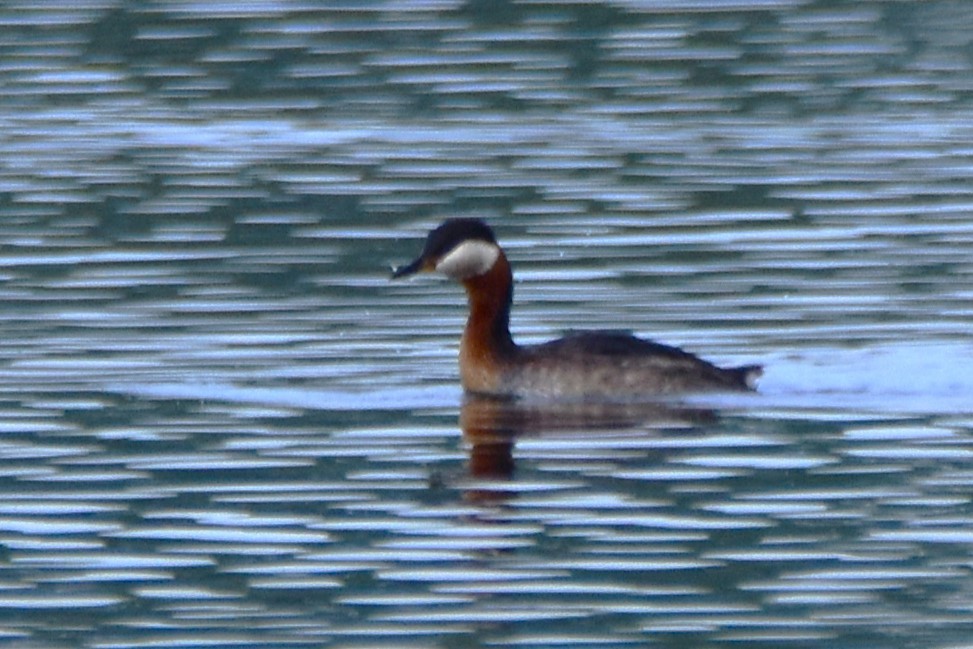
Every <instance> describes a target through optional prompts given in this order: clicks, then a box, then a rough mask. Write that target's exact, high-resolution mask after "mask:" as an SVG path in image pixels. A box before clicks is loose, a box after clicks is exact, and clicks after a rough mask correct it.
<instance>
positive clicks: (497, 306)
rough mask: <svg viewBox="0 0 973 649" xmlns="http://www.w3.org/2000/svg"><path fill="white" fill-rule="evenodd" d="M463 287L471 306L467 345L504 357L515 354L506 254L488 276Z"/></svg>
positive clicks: (466, 332) (509, 278)
mask: <svg viewBox="0 0 973 649" xmlns="http://www.w3.org/2000/svg"><path fill="white" fill-rule="evenodd" d="M463 286H464V287H465V288H466V296H467V298H468V299H469V304H470V315H469V319H468V320H467V321H466V330H465V331H464V332H463V339H464V340H463V342H464V344H469V345H474V346H475V347H477V348H479V349H489V350H492V351H494V352H496V353H499V354H501V355H505V354H509V353H512V352H513V351H515V350H516V344H515V343H514V341H513V338H511V336H510V305H511V303H512V302H513V276H512V274H511V270H510V263H509V262H508V261H507V257H506V256H505V255H504V254H503V252H501V253H500V256H499V257H497V261H496V262H495V263H494V264H493V267H492V268H491V269H490V270H489V271H488V272H487V273H485V274H483V275H478V276H477V277H471V278H469V279H466V280H464V281H463Z"/></svg>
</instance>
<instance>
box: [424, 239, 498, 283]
mask: <svg viewBox="0 0 973 649" xmlns="http://www.w3.org/2000/svg"><path fill="white" fill-rule="evenodd" d="M499 256H500V248H498V247H497V246H496V245H495V244H492V243H489V242H487V241H464V242H463V243H461V244H459V245H458V246H456V247H455V248H453V249H452V250H450V251H449V254H447V255H446V256H445V257H443V258H442V259H440V260H439V263H438V264H436V270H438V271H439V272H440V273H442V274H443V275H446V276H447V277H452V278H453V279H460V280H462V279H468V278H470V277H476V276H477V275H483V274H484V273H486V272H487V271H488V270H490V269H491V268H493V264H495V263H496V261H497V257H499Z"/></svg>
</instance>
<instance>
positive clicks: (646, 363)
mask: <svg viewBox="0 0 973 649" xmlns="http://www.w3.org/2000/svg"><path fill="white" fill-rule="evenodd" d="M433 271H438V272H440V273H442V274H444V275H446V276H447V277H450V278H452V279H454V280H457V281H459V282H461V283H462V284H463V286H464V287H465V288H466V295H467V298H468V299H469V308H470V313H469V319H468V320H467V321H466V328H465V330H464V331H463V338H462V341H461V343H460V352H459V367H460V376H461V380H462V383H463V388H464V390H466V391H467V392H470V393H474V394H483V395H490V396H497V397H545V398H546V397H551V398H568V399H579V398H580V399H590V398H596V399H611V400H614V399H633V398H634V399H637V398H647V397H652V396H657V395H667V394H677V393H692V392H703V391H707V392H711V391H740V390H753V389H754V385H755V382H756V380H757V378H758V377H759V376H760V374H761V372H762V369H761V367H760V366H759V365H747V366H744V367H734V368H720V367H716V366H715V365H712V364H711V363H708V362H706V361H704V360H702V359H700V358H697V357H696V356H693V355H692V354H690V353H688V352H685V351H683V350H681V349H678V348H676V347H669V346H666V345H660V344H658V343H654V342H651V341H648V340H643V339H641V338H636V337H634V336H630V335H628V334H626V333H619V332H608V331H591V332H585V333H575V334H571V335H569V336H566V337H564V338H560V339H558V340H552V341H551V342H547V343H543V344H540V345H529V346H521V345H518V344H516V343H515V342H514V340H513V338H512V337H511V336H510V305H511V302H512V301H513V275H512V273H511V269H510V263H509V262H508V261H507V257H506V255H505V254H504V253H503V250H501V248H500V246H499V245H498V244H497V240H496V238H495V237H494V236H493V231H492V230H491V229H490V227H489V226H488V225H487V224H485V223H483V222H482V221H479V220H477V219H448V220H446V221H444V222H443V223H442V224H441V225H440V226H439V227H437V228H436V229H435V230H433V231H432V232H430V233H429V236H428V237H427V238H426V244H425V247H423V249H422V253H421V254H420V255H419V257H418V258H417V259H416V260H415V261H413V262H412V263H410V264H407V265H405V266H401V267H399V268H396V269H395V270H394V271H393V272H392V278H393V279H395V278H399V277H405V276H408V275H413V274H415V273H420V272H433Z"/></svg>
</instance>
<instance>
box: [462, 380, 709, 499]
mask: <svg viewBox="0 0 973 649" xmlns="http://www.w3.org/2000/svg"><path fill="white" fill-rule="evenodd" d="M715 420H716V414H715V413H714V412H713V411H712V410H708V409H702V408H690V407H684V406H680V405H677V404H665V403H659V402H633V403H615V402H596V401H594V402H589V401H578V402H530V401H521V400H515V399H502V398H494V397H486V396H478V395H467V396H466V397H465V399H464V401H463V404H462V407H461V410H460V427H461V428H462V431H463V438H464V440H465V441H466V443H467V444H469V453H470V461H469V474H470V476H471V477H472V478H474V479H476V481H477V484H476V487H475V488H473V489H469V490H467V497H468V498H469V499H470V500H471V501H474V502H478V503H484V504H485V503H498V502H503V501H505V500H508V499H510V498H511V497H513V496H514V495H515V492H513V491H511V490H510V489H504V488H503V485H502V484H501V482H502V481H506V480H509V479H510V478H511V477H513V474H514V470H515V468H516V467H515V465H516V462H515V460H514V446H515V444H516V442H517V440H518V438H521V437H528V436H529V437H538V436H545V435H551V436H557V435H572V436H574V435H583V436H584V437H590V436H592V435H597V434H599V433H602V434H605V433H610V432H612V431H620V430H631V429H633V428H636V429H641V430H644V431H645V432H646V434H649V433H650V432H651V431H653V430H663V429H671V428H685V427H688V426H695V425H700V424H706V423H712V422H714V421H715ZM490 481H496V484H495V485H491V484H490Z"/></svg>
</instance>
